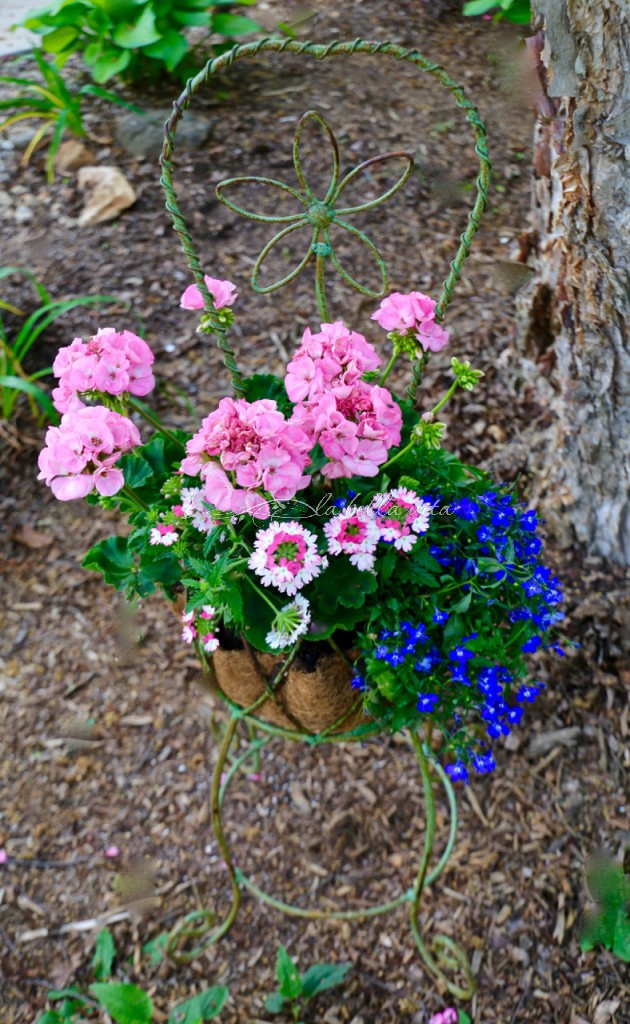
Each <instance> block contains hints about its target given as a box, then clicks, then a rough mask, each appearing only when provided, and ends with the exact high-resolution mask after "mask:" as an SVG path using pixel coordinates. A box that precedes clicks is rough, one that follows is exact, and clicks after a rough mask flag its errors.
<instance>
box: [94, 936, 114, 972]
mask: <svg viewBox="0 0 630 1024" xmlns="http://www.w3.org/2000/svg"><path fill="white" fill-rule="evenodd" d="M115 956H116V947H115V946H114V940H113V938H112V934H111V932H109V931H108V930H107V928H103V930H102V931H100V932H99V933H98V935H97V936H96V945H95V947H94V956H93V958H92V971H93V973H94V977H95V978H96V980H97V981H107V980H108V979H109V978H110V977H111V973H112V964H113V962H114V957H115Z"/></svg>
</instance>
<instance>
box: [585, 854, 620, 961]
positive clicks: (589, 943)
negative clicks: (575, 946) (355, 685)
mask: <svg viewBox="0 0 630 1024" xmlns="http://www.w3.org/2000/svg"><path fill="white" fill-rule="evenodd" d="M586 883H587V886H588V890H589V893H590V895H591V897H592V899H593V900H594V901H595V903H596V904H597V909H596V910H595V911H593V912H591V913H590V914H589V915H588V916H587V918H586V920H585V922H584V926H583V928H582V933H581V935H580V946H581V948H582V949H583V950H584V951H585V952H587V951H589V950H591V949H595V948H596V947H597V946H604V947H605V948H606V949H610V950H611V951H612V952H613V953H614V954H615V956H618V957H619V959H620V960H624V961H625V962H626V963H630V873H626V872H625V870H624V866H623V864H619V863H618V862H617V861H615V860H613V858H612V856H611V855H610V854H609V853H606V852H600V853H598V854H594V855H593V856H592V857H591V858H590V861H589V863H588V865H587V869H586Z"/></svg>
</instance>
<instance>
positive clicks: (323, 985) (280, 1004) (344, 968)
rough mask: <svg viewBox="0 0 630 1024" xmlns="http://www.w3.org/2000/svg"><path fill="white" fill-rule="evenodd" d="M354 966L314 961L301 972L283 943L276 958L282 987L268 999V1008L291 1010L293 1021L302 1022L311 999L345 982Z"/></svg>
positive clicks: (266, 1003)
mask: <svg viewBox="0 0 630 1024" xmlns="http://www.w3.org/2000/svg"><path fill="white" fill-rule="evenodd" d="M351 967H352V964H313V966H312V967H309V968H308V970H307V971H305V972H304V974H300V973H299V971H298V969H297V967H296V965H295V963H294V962H293V960H292V959H291V957H290V956H289V954H288V953H287V951H286V949H285V948H284V946H280V947H279V948H278V959H277V961H276V977H277V979H278V990H277V992H273V993H272V994H271V995H270V996H267V998H266V999H265V1010H267V1012H268V1013H285V1012H286V1011H290V1012H291V1014H292V1016H293V1020H294V1021H296V1024H299V1022H300V1018H301V1016H302V1013H303V1012H304V1009H305V1007H306V1006H307V1005H308V1003H310V1001H311V999H314V998H315V996H317V995H319V993H320V992H326V990H327V989H329V988H336V986H337V985H341V984H343V980H344V978H345V976H346V974H347V973H348V971H349V970H350V968H351Z"/></svg>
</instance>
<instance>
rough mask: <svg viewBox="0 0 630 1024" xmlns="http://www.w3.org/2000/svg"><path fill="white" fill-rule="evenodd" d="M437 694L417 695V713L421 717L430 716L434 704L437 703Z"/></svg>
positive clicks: (433, 709)
mask: <svg viewBox="0 0 630 1024" xmlns="http://www.w3.org/2000/svg"><path fill="white" fill-rule="evenodd" d="M439 699H440V698H439V697H438V695H437V693H419V694H418V711H419V712H420V714H421V715H424V714H431V712H432V711H435V707H436V704H437V703H438V701H439Z"/></svg>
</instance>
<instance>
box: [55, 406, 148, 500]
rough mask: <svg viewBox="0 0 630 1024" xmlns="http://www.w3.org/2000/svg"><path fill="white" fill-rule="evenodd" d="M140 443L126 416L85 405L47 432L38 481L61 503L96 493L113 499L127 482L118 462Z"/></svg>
mask: <svg viewBox="0 0 630 1024" xmlns="http://www.w3.org/2000/svg"><path fill="white" fill-rule="evenodd" d="M138 444H140V434H139V432H138V428H137V427H136V426H135V424H134V423H132V422H131V420H129V419H127V417H126V416H121V415H120V413H118V412H113V411H112V410H111V409H106V408H105V407H104V406H98V405H97V406H93V407H87V406H83V407H82V408H80V409H77V410H76V411H74V412H67V413H65V414H64V415H63V416H62V417H61V423H60V424H59V426H58V427H49V428H48V430H47V431H46V446H45V448H43V449H42V451H41V452H40V455H39V459H38V465H39V469H40V472H39V475H38V477H37V479H38V480H44V481H45V482H46V483H47V484H48V486H49V487H50V488H51V490H52V492H53V494H54V495H55V497H56V498H59V500H60V501H70V500H72V499H73V498H85V496H86V495H88V494H90V493H91V492H92V491H94V490H96V491H97V492H98V493H99V494H101V495H103V496H106V497H111V495H113V494H116V493H117V492H118V491H119V490H120V488H121V487H122V486H123V485H124V483H125V480H124V477H123V473H122V470H121V469H119V468H118V467H117V466H116V463H117V461H118V460H119V458H120V457H121V455H123V454H124V453H125V452H128V451H130V450H131V448H133V447H134V446H135V445H138Z"/></svg>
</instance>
